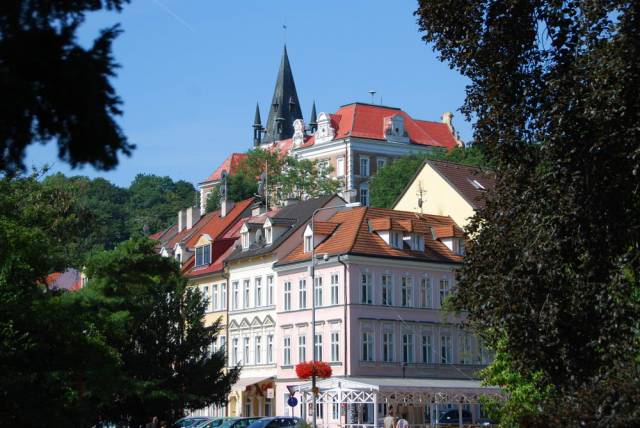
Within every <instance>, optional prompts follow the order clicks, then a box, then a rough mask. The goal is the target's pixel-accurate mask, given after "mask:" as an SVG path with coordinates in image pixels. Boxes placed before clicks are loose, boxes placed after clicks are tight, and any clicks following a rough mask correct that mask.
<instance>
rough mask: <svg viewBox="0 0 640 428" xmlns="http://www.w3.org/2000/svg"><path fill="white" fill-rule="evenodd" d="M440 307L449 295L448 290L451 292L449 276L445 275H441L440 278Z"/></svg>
mask: <svg viewBox="0 0 640 428" xmlns="http://www.w3.org/2000/svg"><path fill="white" fill-rule="evenodd" d="M439 285H440V288H439V290H440V307H442V306H443V305H444V302H445V301H446V300H447V297H448V296H449V294H450V292H451V286H450V284H449V278H447V277H443V278H440V283H439Z"/></svg>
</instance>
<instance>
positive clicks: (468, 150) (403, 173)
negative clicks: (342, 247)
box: [369, 145, 489, 208]
mask: <svg viewBox="0 0 640 428" xmlns="http://www.w3.org/2000/svg"><path fill="white" fill-rule="evenodd" d="M427 159H434V160H445V161H449V162H456V163H459V164H463V165H472V166H480V167H487V166H489V163H488V162H487V160H486V159H485V157H484V155H483V154H482V151H481V150H480V148H479V147H477V146H474V145H470V146H467V147H454V148H453V149H451V150H448V151H434V152H432V153H414V154H411V155H407V156H403V157H401V158H398V159H395V160H393V161H391V162H390V163H389V164H387V165H385V166H384V167H382V169H380V170H379V171H378V172H377V173H376V175H375V176H374V177H373V178H372V179H371V181H370V182H369V191H370V193H371V206H373V207H379V208H392V207H393V204H394V203H395V201H396V199H397V198H398V196H400V194H401V193H402V191H403V190H404V189H405V188H406V187H407V186H408V185H409V182H410V181H411V179H412V178H413V176H414V175H415V174H416V173H417V172H418V170H419V169H420V167H421V166H422V163H423V162H424V161H425V160H427Z"/></svg>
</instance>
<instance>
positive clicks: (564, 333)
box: [416, 0, 640, 427]
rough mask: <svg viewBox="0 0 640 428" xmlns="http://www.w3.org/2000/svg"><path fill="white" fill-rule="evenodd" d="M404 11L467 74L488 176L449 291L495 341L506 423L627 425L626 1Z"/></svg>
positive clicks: (634, 116) (631, 334) (631, 162)
mask: <svg viewBox="0 0 640 428" xmlns="http://www.w3.org/2000/svg"><path fill="white" fill-rule="evenodd" d="M416 15H417V17H418V22H419V25H420V29H421V31H423V33H424V37H423V38H424V40H425V41H426V42H427V43H430V44H432V46H434V48H435V49H436V50H437V52H438V53H439V54H440V58H441V59H442V60H444V61H447V62H448V63H449V64H450V66H451V67H453V68H455V69H457V70H459V71H460V72H461V73H462V74H463V75H464V76H465V77H467V78H468V79H469V81H470V84H469V86H468V87H467V98H466V101H465V105H464V106H463V108H462V110H463V111H464V112H465V113H466V114H467V115H468V118H471V117H475V118H476V119H477V121H476V123H475V128H474V129H475V136H474V138H475V141H476V144H478V145H480V147H482V149H483V152H484V153H485V154H486V155H487V156H488V157H489V159H490V161H491V162H492V165H493V167H494V168H495V170H496V172H497V176H498V182H497V187H496V190H495V192H494V194H493V195H491V197H490V200H489V201H488V203H487V205H486V208H485V209H483V210H481V211H480V212H479V213H478V215H477V216H476V217H475V219H474V220H473V222H472V224H471V226H470V231H471V235H472V236H474V242H473V245H472V246H471V248H470V251H469V252H468V256H467V257H466V260H465V263H464V266H463V268H462V271H461V272H460V276H459V282H458V292H457V294H456V296H455V297H454V301H453V304H454V305H455V306H456V307H457V308H458V309H459V310H461V311H464V312H466V313H467V314H468V321H469V323H470V324H471V325H472V326H474V327H475V328H477V329H478V331H479V332H480V333H481V334H482V335H483V336H484V337H485V339H486V340H487V341H488V342H489V343H490V344H491V345H492V346H493V347H494V349H495V350H496V352H497V358H496V363H495V364H494V365H492V366H491V367H490V369H489V370H488V371H487V373H486V374H487V376H488V380H489V381H490V382H493V383H497V384H500V385H502V386H504V387H505V389H506V390H507V391H508V392H510V394H509V396H508V399H507V404H506V406H505V407H504V410H505V412H504V415H503V416H504V418H503V422H504V424H505V426H620V427H622V426H637V425H638V424H639V423H640V411H639V408H638V406H637V405H636V404H634V403H635V400H637V397H638V395H639V391H640V380H639V374H638V355H639V352H638V343H639V342H638V331H640V325H639V322H640V318H639V317H638V313H639V311H640V305H639V288H638V285H639V284H638V278H639V274H640V251H639V250H640V239H639V238H640V220H639V217H638V212H640V198H639V195H640V188H639V187H638V183H639V182H640V180H639V179H638V175H639V173H640V97H638V93H640V62H639V61H638V60H637V58H638V57H639V56H640V38H639V37H638V34H640V9H639V8H638V3H637V2H627V1H610V0H603V1H596V2H582V1H568V2H550V1H535V2H534V1H526V0H524V1H523V0H510V1H494V0H476V1H463V2H456V3H455V4H452V3H451V2H450V1H443V0H424V1H423V0H421V1H420V2H419V9H418V10H417V12H416ZM527 389H529V390H530V392H531V393H530V394H522V392H523V391H526V390H527ZM519 400H520V401H519Z"/></svg>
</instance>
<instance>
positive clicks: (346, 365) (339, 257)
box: [338, 254, 349, 376]
mask: <svg viewBox="0 0 640 428" xmlns="http://www.w3.org/2000/svg"><path fill="white" fill-rule="evenodd" d="M342 256H344V254H338V263H340V264H341V265H342V266H344V293H343V294H344V297H343V299H344V302H343V306H344V375H345V376H347V375H348V374H349V373H348V369H349V360H348V358H347V357H348V356H349V352H348V346H349V345H348V343H349V341H348V340H347V339H348V338H349V331H348V330H347V329H348V325H349V323H348V322H347V284H348V278H349V277H348V275H347V264H346V263H345V262H343V261H342V259H341V257H342Z"/></svg>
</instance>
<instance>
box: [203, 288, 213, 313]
mask: <svg viewBox="0 0 640 428" xmlns="http://www.w3.org/2000/svg"><path fill="white" fill-rule="evenodd" d="M202 299H203V300H204V304H205V305H206V306H205V309H204V310H205V311H206V312H211V297H210V296H209V286H208V285H205V286H204V287H202Z"/></svg>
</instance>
